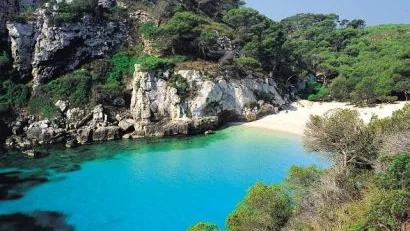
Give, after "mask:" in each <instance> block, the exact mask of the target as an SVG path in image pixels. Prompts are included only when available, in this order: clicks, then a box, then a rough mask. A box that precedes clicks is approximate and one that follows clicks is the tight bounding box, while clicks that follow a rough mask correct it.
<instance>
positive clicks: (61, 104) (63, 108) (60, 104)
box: [54, 100, 68, 113]
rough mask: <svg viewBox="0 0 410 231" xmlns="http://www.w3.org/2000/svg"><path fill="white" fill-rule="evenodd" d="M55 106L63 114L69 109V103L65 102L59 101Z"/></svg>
mask: <svg viewBox="0 0 410 231" xmlns="http://www.w3.org/2000/svg"><path fill="white" fill-rule="evenodd" d="M54 105H55V106H56V107H58V108H59V109H60V111H61V112H63V113H64V112H65V111H66V110H67V109H68V101H65V100H58V101H57V102H56V103H55V104H54Z"/></svg>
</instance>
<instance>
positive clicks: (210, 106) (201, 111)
mask: <svg viewBox="0 0 410 231" xmlns="http://www.w3.org/2000/svg"><path fill="white" fill-rule="evenodd" d="M177 74H180V75H181V76H182V77H183V78H185V79H186V80H187V81H188V84H189V85H190V86H191V87H194V88H196V92H197V93H196V96H195V97H194V98H193V99H191V100H189V101H188V107H189V110H190V111H191V113H192V116H193V117H203V116H215V115H220V114H221V113H223V112H230V113H233V114H236V115H238V116H241V115H242V114H243V112H244V108H246V107H248V105H252V104H256V103H257V102H258V101H259V100H260V99H258V93H260V92H263V93H264V94H269V95H271V96H272V98H274V101H273V102H266V103H269V104H275V105H278V106H280V105H282V104H284V103H285V101H284V100H283V99H282V97H281V96H280V95H279V93H278V92H277V90H276V84H275V82H274V81H273V80H272V79H270V78H266V79H260V78H252V77H246V78H243V79H236V78H226V77H224V76H221V77H218V78H216V79H215V80H214V81H211V80H207V79H206V77H205V76H204V75H203V74H202V73H201V72H199V71H178V72H177Z"/></svg>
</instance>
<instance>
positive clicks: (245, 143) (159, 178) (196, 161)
mask: <svg viewBox="0 0 410 231" xmlns="http://www.w3.org/2000/svg"><path fill="white" fill-rule="evenodd" d="M79 150H81V151H78V150H73V151H70V150H65V151H64V152H65V155H63V154H61V153H59V152H58V151H56V154H55V155H56V156H63V157H64V158H60V159H58V160H56V159H53V158H56V157H53V151H52V150H51V151H50V152H51V155H50V157H46V158H44V159H43V160H38V161H39V162H38V166H37V169H38V168H51V166H53V163H51V162H53V161H54V162H57V161H58V164H60V165H61V164H63V165H70V164H72V163H70V161H71V162H73V161H74V159H73V158H72V157H70V158H68V157H67V152H78V153H75V155H76V156H80V157H82V156H84V157H87V158H85V160H83V161H81V162H77V164H78V165H79V169H78V170H75V171H71V172H63V173H61V172H56V173H54V176H53V177H54V178H55V179H57V180H52V181H50V182H48V183H44V184H40V185H38V186H35V187H33V188H31V189H30V190H29V191H28V192H27V193H26V194H25V195H24V196H23V197H22V198H21V199H18V200H9V201H2V202H0V214H10V213H15V212H33V211H58V212H62V213H64V214H65V215H66V217H67V222H68V223H69V224H71V225H73V226H74V227H75V229H76V230H79V231H91V230H98V231H113V230H136V231H159V230H176V231H179V230H187V228H188V227H189V226H190V225H194V224H195V223H197V222H199V221H206V222H212V223H215V224H217V225H219V226H221V227H222V228H223V227H224V226H225V219H226V217H227V216H228V215H229V214H230V213H231V212H232V211H233V210H234V209H235V206H236V205H237V203H238V202H240V201H241V199H242V198H243V197H244V196H245V194H246V190H247V189H248V188H249V187H251V186H252V185H253V184H254V183H255V182H256V181H263V182H265V183H268V184H270V183H280V182H282V181H283V180H284V178H285V176H286V173H287V171H288V169H289V167H291V166H292V165H303V166H307V165H311V164H316V165H318V166H320V167H325V166H327V165H328V164H327V163H326V161H324V160H322V159H320V158H319V157H318V156H317V155H314V154H308V153H306V152H305V151H304V149H303V146H302V141H301V138H300V137H297V136H294V135H289V134H282V133H275V132H271V131H265V130H262V129H252V128H244V127H241V126H234V127H230V128H227V129H224V130H221V131H218V132H217V133H216V134H214V135H208V136H196V137H185V138H173V139H158V140H127V141H115V142H107V143H102V144H96V145H89V146H87V147H85V148H84V147H82V148H80V149H79ZM60 152H61V151H60ZM68 154H70V153H68ZM68 156H70V155H68ZM89 156H92V158H90V157H89ZM47 158H48V159H47ZM27 161H36V160H27ZM10 165H13V163H10ZM14 165H16V164H14ZM34 165H35V163H34ZM8 167H10V168H11V167H13V168H22V169H24V168H25V166H24V165H22V166H8ZM31 168H33V166H31ZM43 170H44V171H47V170H48V169H43Z"/></svg>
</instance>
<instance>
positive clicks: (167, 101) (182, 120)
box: [130, 66, 285, 136]
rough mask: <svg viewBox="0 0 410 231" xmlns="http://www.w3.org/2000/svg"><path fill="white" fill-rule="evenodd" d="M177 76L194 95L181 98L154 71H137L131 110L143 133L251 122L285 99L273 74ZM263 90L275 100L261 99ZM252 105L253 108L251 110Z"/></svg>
mask: <svg viewBox="0 0 410 231" xmlns="http://www.w3.org/2000/svg"><path fill="white" fill-rule="evenodd" d="M136 70H138V66H137V67H136ZM175 74H178V75H181V76H182V77H183V78H185V79H186V80H187V83H188V86H189V91H191V94H190V95H191V97H190V98H187V99H181V98H180V97H179V96H178V94H177V90H176V89H175V88H173V87H170V86H168V84H167V82H166V81H165V80H163V79H161V78H159V77H157V76H155V75H154V74H152V73H145V72H136V73H135V74H134V83H133V93H132V102H131V108H130V109H131V114H132V116H133V119H134V121H135V125H134V128H135V132H136V133H137V134H138V135H141V136H167V135H181V134H197V133H202V132H205V131H207V130H212V129H215V128H216V127H217V126H218V125H219V123H220V122H229V121H232V120H242V121H243V120H245V121H252V120H255V119H257V118H260V117H261V116H262V115H266V114H272V113H275V112H276V111H277V109H278V107H279V106H280V105H282V104H284V103H285V102H284V100H283V99H282V97H281V96H280V95H279V94H278V92H277V90H276V85H275V83H274V81H273V80H272V79H269V78H266V79H260V78H253V77H251V76H250V77H246V78H242V79H239V78H228V77H224V76H221V77H218V78H216V79H215V80H210V79H209V78H208V77H207V76H206V75H205V74H204V73H202V72H200V71H193V70H185V71H184V70H182V71H178V72H176V73H175ZM261 92H263V94H264V95H269V96H271V98H272V99H274V100H272V102H264V101H261V100H260V99H259V98H258V97H259V95H260V94H261ZM258 101H259V103H258ZM249 105H254V106H252V108H249ZM254 107H255V108H254Z"/></svg>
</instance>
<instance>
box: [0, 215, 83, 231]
mask: <svg viewBox="0 0 410 231" xmlns="http://www.w3.org/2000/svg"><path fill="white" fill-rule="evenodd" d="M0 230H7V231H22V230H33V231H46V230H58V231H74V230H75V229H74V226H71V225H69V224H67V222H66V218H65V216H64V215H63V214H62V213H58V212H48V211H36V212H33V213H27V214H25V213H13V214H5V215H0Z"/></svg>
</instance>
